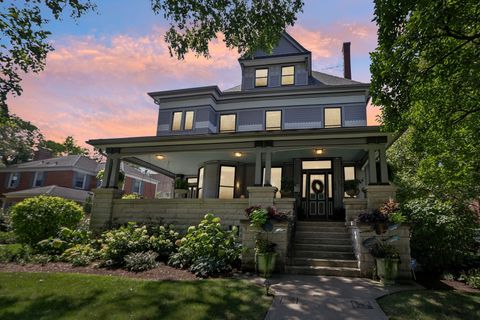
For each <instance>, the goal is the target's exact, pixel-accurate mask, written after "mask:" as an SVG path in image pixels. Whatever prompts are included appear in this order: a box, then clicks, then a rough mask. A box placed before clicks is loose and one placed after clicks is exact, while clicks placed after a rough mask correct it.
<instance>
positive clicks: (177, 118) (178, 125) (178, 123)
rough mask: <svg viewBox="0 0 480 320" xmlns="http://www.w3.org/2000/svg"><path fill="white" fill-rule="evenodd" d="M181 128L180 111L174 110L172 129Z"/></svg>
mask: <svg viewBox="0 0 480 320" xmlns="http://www.w3.org/2000/svg"><path fill="white" fill-rule="evenodd" d="M181 129H182V112H174V113H173V119H172V131H177V130H181Z"/></svg>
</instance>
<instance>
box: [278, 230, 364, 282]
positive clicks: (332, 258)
mask: <svg viewBox="0 0 480 320" xmlns="http://www.w3.org/2000/svg"><path fill="white" fill-rule="evenodd" d="M286 271H287V272H289V273H293V274H309V275H324V276H343V277H359V276H360V269H358V263H357V260H356V258H355V255H354V253H353V247H352V241H351V239H350V234H349V233H348V231H347V229H346V228H345V224H344V223H343V222H329V221H325V222H324V221H300V222H298V223H297V225H296V229H295V240H294V245H293V256H292V257H291V259H290V264H289V265H288V266H287V269H286Z"/></svg>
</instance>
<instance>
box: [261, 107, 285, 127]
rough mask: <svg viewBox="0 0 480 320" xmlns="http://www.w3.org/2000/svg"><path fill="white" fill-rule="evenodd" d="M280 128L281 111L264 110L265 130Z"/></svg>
mask: <svg viewBox="0 0 480 320" xmlns="http://www.w3.org/2000/svg"><path fill="white" fill-rule="evenodd" d="M281 129H282V111H280V110H278V111H266V112H265V130H281Z"/></svg>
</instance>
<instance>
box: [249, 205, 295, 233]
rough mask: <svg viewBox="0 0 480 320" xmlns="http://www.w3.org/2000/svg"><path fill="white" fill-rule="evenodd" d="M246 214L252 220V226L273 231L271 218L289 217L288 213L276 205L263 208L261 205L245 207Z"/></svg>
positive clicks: (278, 219)
mask: <svg viewBox="0 0 480 320" xmlns="http://www.w3.org/2000/svg"><path fill="white" fill-rule="evenodd" d="M245 214H246V216H247V218H248V219H249V220H250V223H251V226H255V227H258V228H263V229H264V230H265V231H271V229H272V228H273V225H272V223H271V220H276V221H284V220H287V219H288V213H286V212H280V211H278V210H277V209H276V208H275V207H268V208H267V209H263V208H262V207H261V206H251V207H248V208H247V209H245Z"/></svg>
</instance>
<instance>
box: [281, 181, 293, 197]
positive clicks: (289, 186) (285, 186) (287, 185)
mask: <svg viewBox="0 0 480 320" xmlns="http://www.w3.org/2000/svg"><path fill="white" fill-rule="evenodd" d="M293 189H294V184H293V180H290V179H288V178H287V177H283V178H282V189H281V190H280V194H281V195H282V198H291V197H293Z"/></svg>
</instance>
